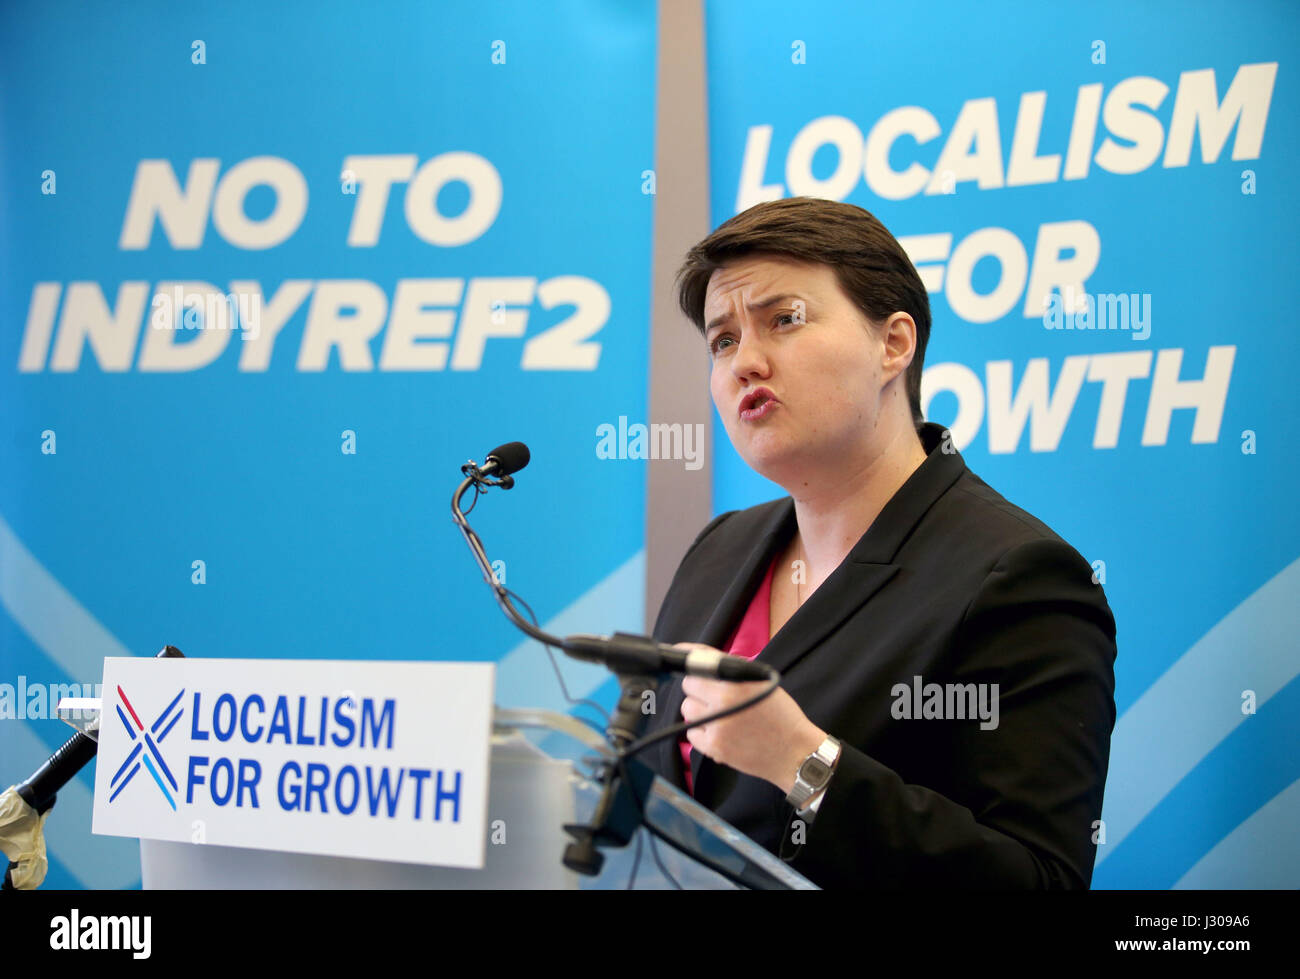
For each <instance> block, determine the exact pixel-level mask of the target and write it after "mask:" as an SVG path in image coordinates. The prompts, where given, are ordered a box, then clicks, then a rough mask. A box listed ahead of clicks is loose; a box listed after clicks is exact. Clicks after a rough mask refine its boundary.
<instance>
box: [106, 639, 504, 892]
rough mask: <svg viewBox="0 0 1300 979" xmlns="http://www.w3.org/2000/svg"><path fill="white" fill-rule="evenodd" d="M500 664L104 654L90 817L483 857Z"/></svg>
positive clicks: (423, 859) (298, 846)
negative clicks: (496, 666)
mask: <svg viewBox="0 0 1300 979" xmlns="http://www.w3.org/2000/svg"><path fill="white" fill-rule="evenodd" d="M493 682H494V666H493V664H490V663H396V662H382V663H376V662H343V661H331V660H243V659H182V658H176V659H167V658H163V659H144V658H132V657H114V658H110V659H105V660H104V690H103V708H102V709H103V712H102V714H101V718H100V725H99V753H98V759H97V761H96V765H95V814H94V822H93V824H92V830H93V831H94V832H95V833H100V834H105V835H108V836H131V837H144V838H147V839H155V840H174V841H182V842H192V843H196V844H202V843H208V844H212V845H215V846H237V847H251V848H255V849H263V850H281V851H287V852H292V853H315V854H323V855H327V856H339V857H362V858H367V859H372V860H393V861H398V862H401V863H420V864H431V865H439V866H448V867H467V868H481V867H482V866H483V862H484V848H485V846H486V842H487V800H488V754H489V746H490V741H491V734H492V699H493Z"/></svg>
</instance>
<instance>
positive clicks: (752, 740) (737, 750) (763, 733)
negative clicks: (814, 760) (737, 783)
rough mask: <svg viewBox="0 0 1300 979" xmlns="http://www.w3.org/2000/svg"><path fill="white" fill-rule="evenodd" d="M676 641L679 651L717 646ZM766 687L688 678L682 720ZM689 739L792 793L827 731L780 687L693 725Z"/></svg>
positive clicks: (707, 752) (713, 755) (728, 763)
mask: <svg viewBox="0 0 1300 979" xmlns="http://www.w3.org/2000/svg"><path fill="white" fill-rule="evenodd" d="M676 645H677V648H678V649H711V648H712V647H710V646H705V645H704V644H702V643H691V642H679V643H677V644H676ZM764 686H766V684H765V683H763V682H755V683H731V682H728V681H726V680H711V679H708V678H706V677H700V676H688V677H685V678H683V680H682V692H683V693H684V694H686V699H685V700H683V701H682V719H683V720H685V721H687V722H690V721H695V720H699V719H700V718H701V717H707V716H708V715H709V714H715V713H717V712H718V711H720V710H725V709H726V708H728V707H731V706H733V705H735V704H738V703H741V702H743V701H746V700H748V699H749V698H751V697H753V696H754V695H755V694H757V693H758V692H759V691H760V690H762V689H763V687H764ZM686 739H687V740H688V741H689V742H690V743H691V746H692V747H693V748H694V749H695V750H696V751H701V752H703V753H704V754H705V755H707V756H708V757H710V758H712V759H713V760H714V761H716V762H718V763H719V764H722V765H726V766H728V767H729V768H734V769H735V770H736V771H738V772H744V773H745V774H746V775H753V776H755V777H756V778H761V779H765V780H766V781H768V782H771V783H772V784H773V785H775V786H776V787H777V788H779V789H780V790H781V791H782V792H784V793H786V794H789V792H790V790H791V789H793V788H794V782H795V773H796V772H798V770H799V766H800V765H801V764H803V760H804V759H805V758H807V757H808V756H809V755H810V754H812V753H813V752H814V751H816V750H817V749H818V747H820V745H821V743H822V742H823V741H824V740H825V739H826V732H825V731H823V730H822V729H821V728H819V727H817V725H815V724H814V723H813V722H812V721H810V720H808V718H807V716H806V715H805V714H804V712H803V711H802V710H801V709H800V707H799V705H798V704H796V703H795V702H794V698H793V697H791V696H790V695H789V694H788V693H786V692H785V691H784V690H782V689H781V688H780V687H777V688H776V690H774V691H773V692H772V694H771V695H770V696H768V697H765V698H763V699H762V700H760V701H759V702H758V703H757V704H755V705H754V706H753V707H750V708H749V709H748V710H742V711H740V712H739V713H737V714H732V715H731V716H730V717H724V718H722V719H721V720H718V721H710V722H709V723H708V724H704V725H702V726H700V727H693V728H689V729H688V730H687V732H686Z"/></svg>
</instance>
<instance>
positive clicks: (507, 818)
mask: <svg viewBox="0 0 1300 979" xmlns="http://www.w3.org/2000/svg"><path fill="white" fill-rule="evenodd" d="M76 706H77V707H78V708H79V709H80V711H81V716H82V717H83V718H85V709H86V708H87V707H88V706H89V704H88V703H87V702H86V701H84V700H80V701H77V702H76ZM60 713H61V715H63V714H64V713H65V711H64V710H63V705H61V709H60ZM69 723H73V722H72V721H71V720H70V721H69ZM74 726H76V727H78V728H79V729H82V730H87V729H88V730H89V732H90V733H92V734H93V732H94V731H95V730H96V729H97V726H98V725H97V723H96V722H95V721H93V720H86V719H83V720H80V721H78V722H77V723H75V724H74ZM490 757H491V762H490V780H489V790H488V800H489V801H488V838H489V844H488V846H487V848H486V861H485V865H484V867H483V869H481V870H467V869H461V868H452V867H436V866H428V865H425V864H407V863H397V862H391V861H386V860H361V859H353V858H343V857H328V856H319V855H314V854H304V853H288V852H282V851H278V850H266V849H253V848H243V847H229V846H214V845H210V844H207V843H180V842H170V841H162V840H150V839H141V841H140V865H141V873H142V879H143V884H144V887H145V888H146V889H203V890H211V889H275V888H281V889H345V888H359V889H407V888H445V889H506V888H531V889H615V888H626V887H629V886H631V887H635V888H641V889H664V888H672V887H674V886H681V887H682V888H685V889H731V888H737V887H752V888H755V889H815V886H814V885H813V884H812V883H811V882H809V881H808V880H807V879H806V878H804V877H803V876H801V875H800V874H798V873H797V872H795V871H793V870H791V869H790V868H789V867H788V866H787V865H786V864H785V863H784V862H783V861H782V860H780V859H779V858H777V857H776V856H774V855H773V854H771V853H770V852H769V851H767V850H766V849H764V848H763V847H761V846H759V845H758V844H756V843H754V842H753V841H752V840H750V839H749V838H748V837H746V836H744V835H743V834H741V833H740V832H739V831H737V830H736V829H735V828H734V827H732V826H730V825H729V824H727V823H726V822H724V821H723V820H721V819H719V818H718V817H717V816H716V815H715V814H714V813H713V812H711V811H710V810H708V809H706V808H705V807H703V806H701V805H700V804H699V803H697V802H695V800H694V799H692V798H690V797H689V796H687V795H686V794H684V793H683V792H681V791H679V790H678V789H677V788H676V787H674V786H672V785H670V784H668V783H667V782H665V781H664V780H663V779H661V778H658V777H657V776H656V777H653V778H652V777H651V775H650V773H649V772H648V771H647V770H644V769H640V767H639V762H637V761H635V760H634V759H633V760H629V761H628V762H627V764H628V766H629V767H630V768H633V767H634V768H636V769H637V770H638V776H639V777H636V778H632V779H630V781H631V782H633V783H634V784H640V785H642V786H644V787H645V795H644V797H638V801H640V802H641V803H642V805H643V807H644V821H645V823H646V825H647V826H649V827H653V828H654V830H655V831H656V835H657V837H658V838H657V839H656V842H655V850H656V851H657V852H653V853H652V849H651V842H650V833H649V831H648V830H647V829H642V830H640V831H639V834H638V835H639V841H638V840H634V841H633V842H631V843H629V844H628V845H627V846H624V847H618V848H606V849H604V850H603V851H602V852H603V853H604V855H605V860H604V863H603V867H602V868H601V869H600V871H599V873H597V874H596V875H595V876H588V875H586V874H580V873H576V872H574V871H571V870H569V869H567V868H566V867H565V866H564V863H563V861H562V855H563V854H564V851H565V847H566V844H567V843H569V841H570V837H569V836H568V834H566V832H565V826H566V825H570V824H581V823H583V822H585V821H586V820H588V819H589V818H590V816H591V814H592V811H593V809H594V808H595V806H596V804H597V801H598V799H599V797H600V794H601V785H600V784H599V782H598V780H597V778H596V776H595V773H596V772H598V771H599V770H600V769H601V767H602V765H603V764H604V763H608V762H609V761H610V760H611V759H612V750H611V749H610V747H609V746H608V745H607V744H606V743H605V741H604V739H603V738H601V736H600V735H599V734H597V733H596V732H595V731H594V730H592V729H591V728H589V727H587V726H586V725H585V724H583V723H581V722H580V721H578V720H576V719H574V718H572V717H570V716H568V715H564V714H559V713H556V712H553V711H531V710H510V709H502V708H497V709H496V711H495V714H494V718H493V734H492V745H491V756H490ZM638 851H639V857H638Z"/></svg>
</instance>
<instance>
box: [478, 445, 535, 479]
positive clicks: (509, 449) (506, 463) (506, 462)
mask: <svg viewBox="0 0 1300 979" xmlns="http://www.w3.org/2000/svg"><path fill="white" fill-rule="evenodd" d="M531 458H532V454H531V453H530V452H529V451H528V446H526V445H524V443H523V442H507V443H506V444H505V445H499V446H497V447H496V448H495V449H493V450H492V451H491V452H489V453H488V454H487V461H488V462H491V461H492V460H494V459H495V460H496V464H497V465H496V473H497V475H499V476H509V475H510V474H511V473H517V472H519V470H521V469H523V468H524V466H526V465H528V460H529V459H531Z"/></svg>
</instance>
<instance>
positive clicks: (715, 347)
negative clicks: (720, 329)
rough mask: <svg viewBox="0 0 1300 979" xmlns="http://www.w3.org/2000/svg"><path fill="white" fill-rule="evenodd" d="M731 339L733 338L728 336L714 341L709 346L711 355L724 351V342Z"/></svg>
mask: <svg viewBox="0 0 1300 979" xmlns="http://www.w3.org/2000/svg"><path fill="white" fill-rule="evenodd" d="M730 339H731V337H729V336H726V335H723V336H720V337H718V338H717V339H715V340H714V341H713V343H712V344H710V345H709V353H712V354H716V353H717V352H718V351H719V350H721V349H722V344H723V342H724V341H728V340H730Z"/></svg>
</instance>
